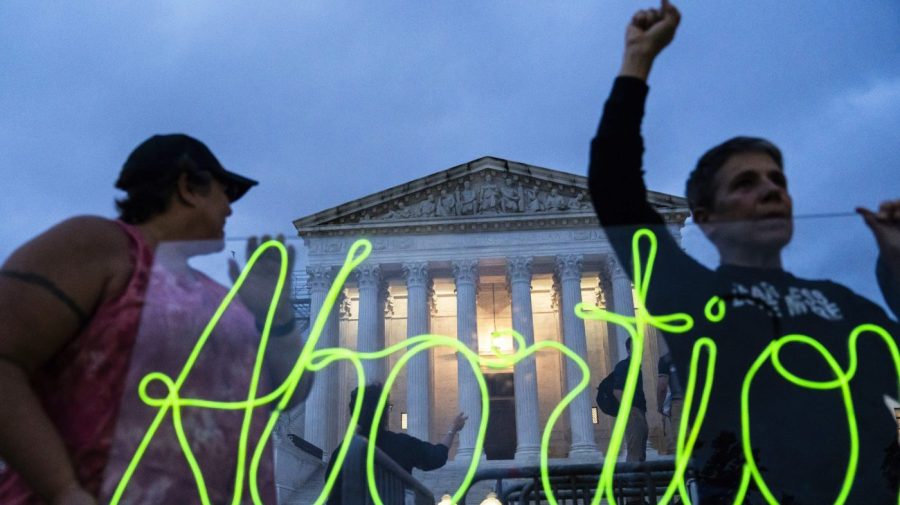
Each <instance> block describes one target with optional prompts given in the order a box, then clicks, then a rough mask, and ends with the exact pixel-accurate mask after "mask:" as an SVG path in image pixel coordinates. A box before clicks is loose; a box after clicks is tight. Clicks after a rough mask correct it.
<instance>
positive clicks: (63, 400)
mask: <svg viewBox="0 0 900 505" xmlns="http://www.w3.org/2000/svg"><path fill="white" fill-rule="evenodd" d="M116 223H117V224H118V225H119V226H120V227H121V228H122V230H123V231H124V233H126V234H127V236H128V237H129V242H130V253H131V259H132V262H133V265H134V270H133V273H132V276H131V278H130V279H129V281H128V283H127V286H126V288H125V290H124V291H123V293H122V294H121V295H120V296H119V297H118V298H116V299H114V300H110V301H108V302H106V303H104V304H103V305H101V306H100V307H99V308H98V309H97V311H96V312H95V313H94V315H93V316H92V317H91V319H90V321H89V323H88V324H87V325H86V326H85V328H83V329H82V330H81V331H80V332H79V333H78V335H77V336H76V337H74V338H73V339H72V340H71V341H70V342H69V343H68V344H67V345H66V346H65V347H64V348H63V349H62V350H61V351H60V352H59V353H58V354H57V355H56V356H54V358H52V359H51V360H50V361H49V362H48V363H47V364H46V365H45V366H44V367H42V368H41V370H40V371H39V372H38V373H37V374H36V375H35V377H34V379H33V386H34V388H35V391H36V392H37V394H38V396H39V397H40V398H41V401H42V402H43V405H44V407H45V409H46V411H47V413H48V415H49V417H50V418H51V420H52V421H53V423H54V424H55V425H56V427H57V429H58V430H59V432H60V435H61V436H62V438H63V440H64V442H65V444H66V448H67V449H68V451H69V454H70V456H71V458H72V461H73V464H74V466H75V472H76V475H77V477H78V479H79V481H80V482H81V483H82V485H83V486H84V487H85V488H86V489H88V490H89V491H90V492H91V493H94V494H96V495H97V496H99V497H100V501H101V502H102V503H106V502H108V501H109V500H110V498H111V497H112V496H113V494H114V491H115V490H116V488H117V487H118V485H119V483H120V481H121V480H122V476H123V474H124V472H125V469H126V468H127V466H128V464H129V463H130V462H131V461H132V460H133V456H134V454H135V451H136V449H137V447H138V446H139V444H140V443H141V441H142V440H143V439H144V436H145V434H146V433H147V431H148V428H149V427H150V426H151V424H152V423H153V420H154V418H155V417H156V415H157V413H158V412H159V409H158V408H157V407H150V406H148V405H146V404H145V403H143V402H142V401H141V399H140V398H139V397H138V385H139V383H140V381H141V380H142V379H143V378H144V376H145V375H146V374H148V373H150V372H162V373H165V374H166V375H168V376H169V377H170V378H172V379H173V380H175V379H176V378H177V377H178V375H179V373H180V372H181V371H182V369H183V367H184V365H185V363H186V361H187V359H188V356H189V355H190V353H191V351H192V350H193V349H194V346H195V344H196V342H197V340H198V338H199V336H200V334H201V333H202V331H203V328H204V327H205V326H206V323H208V322H209V320H210V319H211V317H212V315H213V313H214V312H215V310H216V309H217V308H218V307H219V305H220V303H221V301H222V299H223V298H224V297H225V295H226V294H227V289H226V288H225V287H223V286H222V285H221V284H219V283H217V282H215V281H213V280H212V279H210V278H209V277H207V276H206V275H204V274H202V273H200V272H198V271H196V270H193V269H190V268H185V265H183V264H182V265H180V266H179V268H171V267H169V266H167V265H164V264H161V263H160V262H157V263H156V264H154V254H153V251H151V250H150V249H149V247H148V246H147V244H146V242H145V241H144V239H143V237H142V235H141V234H140V232H139V231H138V230H137V228H136V227H134V226H131V225H128V224H125V223H122V222H119V221H116ZM165 247H168V246H167V244H162V245H161V246H160V248H165ZM258 343H259V336H258V333H257V332H256V329H255V326H254V320H253V316H252V315H251V314H250V313H249V312H248V311H247V310H246V309H245V308H244V307H243V306H242V305H241V304H240V303H239V302H234V303H232V304H231V306H230V307H229V308H228V309H227V310H226V311H225V313H224V315H223V317H222V318H221V320H220V322H219V323H218V325H217V326H216V328H215V330H214V331H213V332H212V334H211V335H210V337H209V339H208V341H207V343H206V344H205V346H204V347H203V349H202V350H201V352H200V353H199V355H198V358H197V361H196V364H195V366H194V367H193V369H192V370H191V371H190V372H189V373H188V375H187V380H186V381H185V382H184V385H183V386H182V388H181V390H180V392H179V394H180V396H181V397H182V398H201V399H207V400H221V401H232V402H233V401H242V400H245V399H246V397H247V392H248V388H249V385H250V377H251V373H252V371H253V364H254V362H255V360H256V353H257V349H258ZM265 378H267V377H265V376H264V377H263V379H265ZM261 389H262V391H263V392H264V391H266V390H267V389H266V381H263V383H262V388H261ZM148 393H150V394H151V396H153V397H163V396H165V390H164V388H162V387H160V383H158V382H157V383H154V384H151V385H150V387H148ZM260 394H261V393H260ZM243 414H244V413H243V411H240V410H238V411H222V410H211V409H203V408H197V407H183V408H182V409H181V410H180V417H181V424H182V426H183V432H184V435H185V438H186V441H187V443H188V445H189V446H190V449H191V453H192V454H193V456H194V458H195V459H196V463H197V465H198V467H199V469H200V471H201V472H202V477H203V482H204V484H205V487H206V488H207V490H208V493H209V498H210V501H211V502H212V503H225V502H230V501H231V496H232V494H233V491H234V487H235V485H234V482H235V476H236V475H237V474H238V470H237V459H238V458H237V453H238V443H239V438H240V431H241V425H242V422H243ZM267 415H268V411H267V410H266V409H265V407H262V408H257V409H256V411H255V412H254V416H253V420H252V424H251V430H250V436H249V437H248V439H249V442H248V445H247V454H248V458H247V461H246V462H245V464H244V469H243V471H242V472H241V473H242V475H243V479H242V485H243V496H244V499H243V500H242V502H244V503H250V497H249V492H248V490H247V486H248V481H249V477H248V472H249V460H250V457H249V456H250V455H252V452H253V449H254V448H255V445H256V443H257V442H258V441H259V433H260V432H261V431H262V426H263V425H264V422H265V420H266V418H267ZM173 426H174V424H173V415H172V411H171V409H169V411H168V412H167V414H166V416H165V417H164V418H163V419H162V422H161V423H160V424H159V427H158V428H157V431H156V434H155V435H154V436H153V438H152V439H151V440H150V442H149V444H148V445H147V448H146V452H145V454H144V455H143V458H142V459H141V460H140V462H139V463H138V464H137V465H136V467H135V471H134V473H133V475H132V476H131V478H130V480H129V481H128V485H127V487H125V488H124V492H123V494H122V495H121V501H120V503H126V504H136V505H143V504H157V503H178V504H191V503H200V494H199V492H198V486H197V483H196V479H195V478H194V475H193V474H192V472H191V468H190V466H189V465H188V463H187V459H186V458H185V456H184V452H183V451H182V448H181V445H180V444H179V442H178V439H177V436H176V430H175V428H174V427H173ZM257 476H258V482H259V489H260V494H261V497H262V499H263V501H264V503H274V502H275V501H274V482H273V471H272V458H271V451H269V450H268V449H267V451H266V453H265V454H264V456H263V458H262V460H261V463H260V468H259V471H258V473H257ZM0 503H3V504H11V505H12V504H16V505H19V504H23V505H24V504H28V505H33V504H34V505H36V504H41V503H43V502H42V501H41V500H40V499H39V498H38V497H37V496H36V495H34V493H32V492H31V491H30V489H29V488H28V486H27V484H25V483H24V481H23V480H22V479H21V477H20V476H19V475H18V474H17V473H15V472H14V471H8V472H7V474H6V475H3V476H2V477H0Z"/></svg>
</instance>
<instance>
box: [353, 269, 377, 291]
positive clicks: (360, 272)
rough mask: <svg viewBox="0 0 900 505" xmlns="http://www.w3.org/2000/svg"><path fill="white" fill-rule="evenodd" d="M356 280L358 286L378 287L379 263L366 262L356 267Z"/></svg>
mask: <svg viewBox="0 0 900 505" xmlns="http://www.w3.org/2000/svg"><path fill="white" fill-rule="evenodd" d="M356 282H357V283H358V284H359V287H360V288H376V289H377V288H378V287H379V286H380V285H381V265H378V264H367V265H360V266H358V267H356Z"/></svg>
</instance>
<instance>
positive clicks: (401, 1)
mask: <svg viewBox="0 0 900 505" xmlns="http://www.w3.org/2000/svg"><path fill="white" fill-rule="evenodd" d="M262 5H264V7H263V6H262ZM648 6H654V4H653V3H643V2H640V3H639V2H634V1H632V0H627V1H624V0H623V1H592V2H588V1H557V2H543V1H541V2H538V1H522V0H518V1H512V0H509V1H495V0H456V1H453V2H422V1H411V0H382V1H379V2H348V1H345V0H327V1H324V0H322V1H320V0H315V1H309V0H306V1H296V2H280V3H279V2H267V3H265V4H259V3H250V2H234V1H228V2H223V1H198V0H192V1H190V2H186V1H177V2H176V1H171V2H112V3H110V2H102V3H100V2H87V1H84V2H46V3H35V2H26V1H18V0H5V1H4V2H2V3H0V19H2V22H3V26H4V27H3V30H0V170H2V173H3V175H4V177H3V179H2V180H3V185H4V186H3V189H4V191H3V196H2V198H0V212H2V215H3V219H2V221H0V259H5V258H6V257H7V256H8V255H9V254H10V253H11V252H12V251H13V250H14V249H15V248H16V247H17V246H18V245H20V244H21V243H23V242H24V241H26V240H27V239H28V238H30V237H31V236H33V235H34V234H36V233H38V232H40V231H42V230H44V229H46V228H47V227H49V226H51V225H52V224H54V223H56V222H58V221H60V220H61V219H64V218H66V217H68V216H72V215H77V214H98V215H104V216H110V217H112V216H114V211H113V204H112V202H113V199H114V198H115V197H117V196H120V195H119V194H118V193H117V192H116V190H115V189H114V188H113V182H114V181H115V178H116V175H117V173H118V170H119V168H120V167H121V164H122V162H123V161H124V159H125V157H126V156H127V155H128V153H129V152H130V151H131V149H132V148H134V147H135V146H136V145H137V144H138V143H139V142H141V141H142V140H144V139H145V138H146V137H148V136H150V135H152V134H154V133H171V132H185V133H189V134H191V135H194V136H196V137H198V138H200V139H202V140H203V141H204V142H206V143H207V144H208V145H209V146H210V147H211V148H212V150H213V151H214V152H215V153H216V154H217V155H218V157H219V158H220V160H221V161H222V162H223V164H225V165H226V166H227V167H229V168H230V169H232V170H234V171H237V172H239V173H242V174H245V175H247V176H250V177H253V178H256V179H259V180H260V181H261V182H262V184H261V185H260V186H259V187H258V188H255V189H254V190H252V191H251V192H250V193H249V194H248V195H247V196H246V197H245V198H244V199H243V200H241V201H240V202H239V203H238V204H237V205H236V206H235V209H234V210H235V215H234V216H233V217H232V218H231V220H230V222H229V224H228V227H227V233H228V234H229V235H230V236H247V235H249V234H253V233H259V232H262V231H268V232H274V233H277V232H283V233H286V234H288V233H292V230H293V227H292V225H291V221H292V220H293V219H296V218H298V217H302V216H306V215H309V214H312V213H315V212H318V211H320V210H323V209H326V208H329V207H332V206H335V205H338V204H341V203H344V202H347V201H349V200H353V199H356V198H359V197H362V196H365V195H367V194H370V193H374V192H377V191H379V190H382V189H385V188H387V187H390V186H393V185H396V184H402V183H404V182H407V181H409V180H412V179H415V178H418V177H422V176H425V175H428V174H431V173H433V172H437V171H439V170H443V169H445V168H449V167H451V166H454V165H457V164H459V163H464V162H466V161H470V160H473V159H476V158H479V157H482V156H486V155H493V156H498V157H502V158H507V159H512V160H516V161H520V162H524V163H529V164H533V165H538V166H543V167H548V168H553V169H557V170H564V171H569V172H573V173H578V174H584V173H585V171H586V164H587V151H588V143H589V141H590V138H591V137H592V135H593V132H594V129H595V127H596V123H597V120H598V117H599V112H600V110H601V107H602V103H603V101H604V100H605V97H606V94H607V93H608V91H609V87H610V84H611V81H612V79H613V77H614V75H615V73H616V71H617V69H618V64H619V57H620V54H621V49H622V39H623V32H624V26H625V23H626V21H627V20H628V19H629V17H630V15H631V13H632V12H633V11H634V10H635V9H637V8H641V7H648ZM679 7H680V8H681V10H682V14H683V19H682V24H681V27H680V28H679V32H678V35H677V37H676V40H675V41H674V43H673V44H672V46H670V48H669V49H667V50H666V52H665V54H664V55H663V56H662V57H661V58H660V60H659V61H658V62H657V65H656V66H655V68H654V70H653V75H652V76H651V79H650V84H651V95H650V99H649V104H648V109H647V119H646V121H645V128H644V133H645V137H646V143H647V154H646V158H645V161H646V166H647V169H648V176H647V178H648V186H649V187H650V188H651V189H654V190H657V191H663V192H668V193H673V194H677V195H682V194H683V181H684V179H685V177H686V175H687V173H688V171H689V170H690V168H691V167H692V165H693V163H694V162H695V161H696V159H697V157H698V156H699V155H700V154H701V153H702V152H703V151H704V150H705V149H706V148H708V147H710V146H711V145H713V144H715V143H718V142H720V141H722V140H724V139H726V138H728V137H731V136H734V135H737V134H752V135H760V136H766V137H769V138H771V139H772V140H774V141H775V142H776V143H778V144H779V145H780V146H781V147H782V149H783V150H784V151H785V158H786V164H787V170H788V175H789V178H790V184H791V190H792V192H793V194H794V197H795V210H796V213H797V214H813V213H846V212H851V211H852V210H853V208H854V207H855V206H856V205H859V204H864V205H868V206H875V205H877V203H878V202H879V201H881V200H884V199H887V198H897V197H900V136H898V135H900V2H898V1H897V0H867V1H865V2H833V1H829V2H823V1H821V0H819V1H808V0H791V1H789V2H785V1H783V0H763V1H752V2H750V1H747V2H732V1H722V0H715V1H713V0H699V1H692V2H690V3H687V2H684V3H683V5H679ZM843 224H846V226H848V227H856V228H860V231H861V227H860V226H859V225H858V224H859V223H858V220H856V219H852V218H850V219H848V218H844V219H843V220H841V219H832V220H828V221H827V226H826V225H825V223H824V222H823V223H820V225H819V228H828V229H829V230H834V229H836V228H840V226H841V225H843ZM828 235H829V237H830V238H829V241H832V239H833V241H834V242H835V243H839V242H841V241H843V246H845V247H849V248H850V249H846V248H845V249H841V250H842V251H843V252H842V253H841V254H842V255H843V256H842V257H843V258H844V261H849V262H850V263H851V264H853V263H854V262H858V261H860V259H859V258H858V257H857V256H855V255H854V254H853V253H852V248H853V247H855V242H856V241H858V240H869V241H871V238H870V237H868V236H866V235H864V234H857V235H852V234H851V235H852V237H853V238H851V239H848V238H847V235H846V234H842V233H839V232H829V233H828ZM857 237H861V238H859V239H858V238H857ZM848 242H849V243H848ZM821 245H822V244H821V243H820V244H819V247H821ZM865 245H866V247H870V246H871V244H870V243H869V242H866V244H865ZM870 248H871V247H870ZM824 249H825V250H830V249H831V248H824ZM848 251H850V252H848ZM820 253H821V254H824V253H822V252H821V251H820ZM839 256H840V255H839ZM858 268H859V269H860V271H862V270H865V271H866V272H870V271H871V266H870V264H869V265H866V266H865V268H863V267H862V266H859V267H858Z"/></svg>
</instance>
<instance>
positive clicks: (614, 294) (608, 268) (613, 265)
mask: <svg viewBox="0 0 900 505" xmlns="http://www.w3.org/2000/svg"><path fill="white" fill-rule="evenodd" d="M603 267H604V268H601V273H600V277H601V278H600V282H601V285H602V286H603V288H604V290H605V291H606V309H607V310H609V311H611V312H615V313H616V314H621V315H623V316H629V317H633V316H634V298H633V297H632V294H631V279H630V278H629V277H628V274H626V273H625V270H623V269H622V267H621V265H620V264H619V262H618V261H616V258H615V257H613V256H607V257H606V258H604V264H603ZM604 277H605V279H604ZM609 329H610V330H611V331H610V332H609V337H608V338H609V343H610V349H611V350H612V351H613V352H614V353H615V354H614V356H615V357H616V360H615V362H613V363H612V364H613V365H615V364H616V363H618V362H619V361H622V360H623V359H625V358H627V357H628V351H627V350H626V349H625V340H626V339H627V338H628V332H627V331H625V328H622V327H621V326H619V325H618V324H609Z"/></svg>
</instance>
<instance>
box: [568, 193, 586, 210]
mask: <svg viewBox="0 0 900 505" xmlns="http://www.w3.org/2000/svg"><path fill="white" fill-rule="evenodd" d="M567 205H568V207H569V210H581V209H588V208H590V206H591V204H590V202H585V201H584V193H578V194H577V195H575V196H573V197H572V198H569V202H568V204H567Z"/></svg>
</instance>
